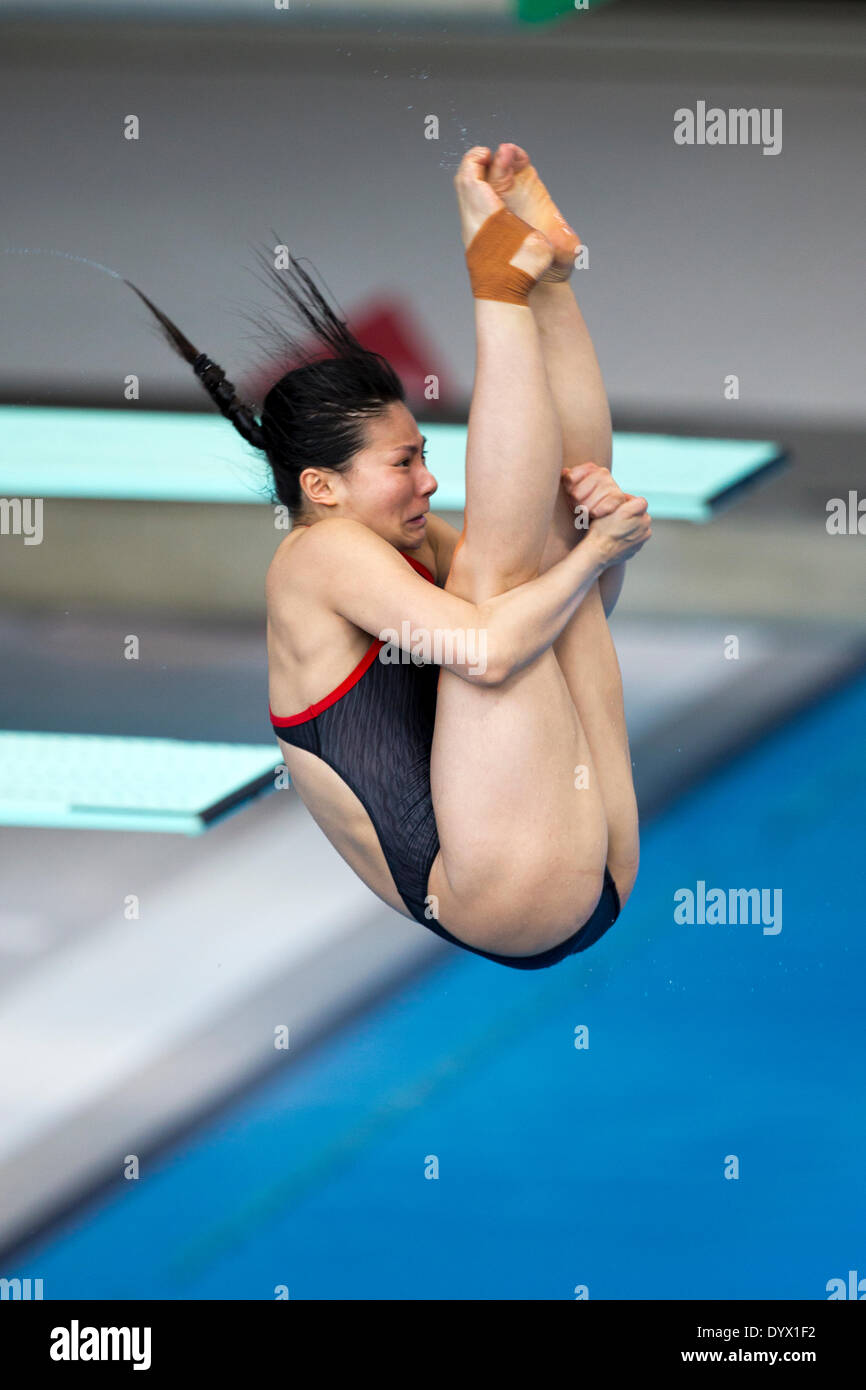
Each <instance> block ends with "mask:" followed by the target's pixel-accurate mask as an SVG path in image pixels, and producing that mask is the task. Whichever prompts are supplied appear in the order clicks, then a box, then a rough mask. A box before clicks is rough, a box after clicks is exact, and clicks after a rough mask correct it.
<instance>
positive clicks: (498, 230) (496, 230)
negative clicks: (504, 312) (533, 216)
mask: <svg viewBox="0 0 866 1390" xmlns="http://www.w3.org/2000/svg"><path fill="white" fill-rule="evenodd" d="M532 230H533V229H532V227H530V225H529V223H528V222H524V221H523V218H522V217H518V216H517V214H516V213H513V212H511V211H510V210H509V209H508V208H504V207H503V208H500V209H499V210H498V212H493V213H491V214H490V216H489V217H488V218H487V220H486V222H482V224H481V226H480V227H479V228H478V231H477V232H476V233H475V235H474V237H473V238H472V240H471V241H470V243H469V245H468V246H467V248H466V268H467V270H468V271H469V283H470V285H471V286H472V294H473V297H474V298H475V299H495V300H497V301H498V302H499V303H501V304H526V301H527V297H528V295H529V291H530V290H531V289H532V288H533V287H534V285H535V284H536V281H535V280H533V278H532V276H531V275H530V274H528V272H527V271H525V270H520V269H518V267H517V266H516V265H509V264H508V262H509V260H510V259H511V257H512V256H513V255H514V253H515V251H516V250H517V248H518V246H520V245H521V243H522V242H524V241H525V240H526V238H527V236H528V235H529V233H530V232H531V231H532Z"/></svg>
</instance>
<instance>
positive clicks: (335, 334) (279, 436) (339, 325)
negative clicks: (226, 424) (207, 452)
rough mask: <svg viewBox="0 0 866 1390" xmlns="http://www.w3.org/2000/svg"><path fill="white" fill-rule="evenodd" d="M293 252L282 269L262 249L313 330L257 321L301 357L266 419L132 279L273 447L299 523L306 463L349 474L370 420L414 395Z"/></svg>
mask: <svg viewBox="0 0 866 1390" xmlns="http://www.w3.org/2000/svg"><path fill="white" fill-rule="evenodd" d="M277 249H278V250H281V251H284V250H285V248H283V247H278V248H277ZM285 254H286V256H287V259H288V265H287V268H286V269H285V270H282V269H277V267H276V265H275V264H274V262H273V260H272V259H271V258H269V257H268V256H267V255H266V254H265V253H264V252H262V251H259V252H257V255H258V258H259V261H260V263H261V264H262V266H263V267H264V269H265V271H266V274H267V282H268V284H269V285H270V286H271V287H274V286H275V287H276V289H277V292H278V295H279V299H280V303H281V306H282V307H287V308H288V309H289V311H290V313H291V314H292V315H293V316H294V317H295V318H297V319H300V320H301V321H302V322H303V323H304V324H305V325H306V328H307V330H308V334H307V340H306V341H301V340H299V339H298V338H297V337H296V336H295V335H293V334H291V333H289V332H287V331H286V330H285V329H284V328H283V327H282V325H280V324H279V323H278V322H277V321H275V320H274V319H273V318H271V317H270V316H269V315H268V314H266V313H264V312H262V313H260V314H258V315H256V316H250V317H251V318H252V321H253V322H254V323H256V324H257V325H259V326H261V323H262V322H264V323H265V324H266V325H267V326H268V328H269V329H270V335H271V338H272V340H273V342H274V344H276V345H278V348H279V352H280V360H281V361H286V360H291V361H293V362H297V363H298V365H296V366H293V367H292V369H291V370H290V371H288V372H286V373H284V375H283V376H281V377H280V378H279V380H278V381H276V382H275V383H274V385H273V386H271V387H270V389H269V390H268V392H267V394H266V395H265V398H264V402H263V404H262V407H261V411H260V415H261V418H260V419H257V418H256V415H257V413H258V408H257V407H256V406H255V405H254V404H251V403H249V402H246V401H243V400H241V399H240V398H239V396H238V395H237V392H236V390H235V387H234V385H233V384H232V382H230V381H228V380H227V379H226V374H225V372H224V371H223V369H222V367H220V366H218V365H217V363H216V362H213V361H212V360H211V359H210V358H209V357H208V356H206V354H205V353H203V352H199V350H198V348H195V347H193V345H192V343H191V342H190V341H189V339H188V338H186V337H185V336H184V334H183V333H181V331H180V329H179V328H178V327H177V326H176V325H175V324H173V323H172V322H171V320H170V319H169V318H167V317H166V315H165V314H163V313H162V312H161V310H159V309H158V308H157V307H156V305H155V304H153V303H152V302H151V301H150V300H149V299H148V298H147V296H146V295H144V294H142V292H141V290H140V289H138V287H137V286H136V285H133V284H132V282H131V281H130V280H125V281H124V283H125V284H127V285H128V286H129V288H130V289H131V290H134V291H135V293H136V294H137V295H138V297H139V298H140V299H142V300H143V301H144V303H145V304H146V305H147V307H148V309H150V311H151V313H152V314H154V315H155V316H156V318H157V320H158V322H159V323H160V325H161V326H162V329H163V331H164V334H165V336H166V338H167V340H168V342H169V344H170V346H171V347H173V348H174V349H175V351H176V352H178V353H180V355H181V357H183V358H184V359H185V361H187V362H189V363H190V365H191V366H192V369H193V371H194V372H195V374H196V376H198V377H199V378H200V380H201V382H202V384H203V385H204V387H205V390H206V391H207V392H208V394H209V396H210V397H211V399H212V400H213V402H214V404H215V405H216V406H217V408H218V409H219V410H220V411H221V412H222V414H223V415H224V416H225V417H226V419H228V420H230V421H231V423H232V424H233V425H234V427H235V429H236V430H237V431H238V433H239V434H240V435H242V436H243V438H244V439H245V440H246V441H247V443H248V444H251V445H252V446H253V448H255V449H260V450H262V451H263V452H264V454H265V456H266V458H267V462H268V464H269V465H270V469H271V473H272V478H273V494H274V495H273V497H272V498H271V500H272V502H279V503H281V504H282V505H283V506H285V507H286V508H287V509H288V512H289V516H290V518H291V520H292V522H293V524H294V523H297V522H299V521H301V520H303V519H304V517H305V516H306V515H307V512H306V511H305V495H304V491H303V489H302V487H301V484H300V476H301V474H302V473H303V471H304V469H305V468H327V469H331V470H332V471H333V472H335V473H347V472H348V471H349V469H350V468H351V459H352V456H353V455H354V454H356V453H358V452H359V451H360V450H361V449H363V448H365V447H366V443H367V439H366V432H365V428H364V425H365V421H366V420H367V419H369V418H371V417H378V416H381V415H382V414H384V413H385V411H386V410H387V408H388V406H389V405H391V404H393V403H394V402H398V401H399V402H403V403H405V400H406V392H405V389H404V387H403V383H402V382H401V380H400V378H399V376H398V375H397V373H396V372H395V371H394V369H393V367H392V366H391V364H390V363H389V362H388V361H387V360H386V359H385V358H384V357H382V355H381V354H380V353H377V352H372V351H370V350H369V349H367V348H365V347H363V346H362V345H361V343H360V342H359V341H358V339H357V338H356V337H355V336H354V334H353V333H352V332H351V330H350V329H349V327H348V324H347V323H346V322H345V320H343V319H340V318H338V317H337V315H336V314H335V313H334V311H333V309H332V308H331V307H330V305H329V304H328V302H327V300H326V299H325V297H324V295H323V294H322V293H321V292H320V291H319V289H318V288H317V287H316V285H315V284H314V283H313V280H312V279H311V277H310V276H309V275H308V274H307V272H306V271H305V270H304V269H303V268H302V266H301V265H300V264H299V263H298V261H297V260H296V259H295V258H294V257H293V256H291V255H290V254H288V253H285ZM310 334H312V340H310ZM323 354H324V355H323Z"/></svg>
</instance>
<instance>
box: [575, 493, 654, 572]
mask: <svg viewBox="0 0 866 1390" xmlns="http://www.w3.org/2000/svg"><path fill="white" fill-rule="evenodd" d="M648 506H649V504H648V502H647V500H646V498H645V497H632V496H629V497H628V498H627V500H626V501H625V502H622V503H620V505H619V506H618V507H617V509H616V511H613V512H611V513H610V514H609V515H608V516H600V517H596V518H595V520H593V521H591V522H590V526H589V530H588V531H587V534H586V539H587V540H592V541H594V543H595V545H596V546H597V547H598V549H599V554H600V556H601V561H602V569H609V568H610V566H611V565H619V564H621V563H622V562H623V561H624V560H630V559H631V557H632V556H633V555H636V554H637V552H638V551H639V550H640V548H641V546H642V545H645V544H646V542H647V541H648V540H649V539H650V537H651V535H652V517H651V516H650V514H649V511H648Z"/></svg>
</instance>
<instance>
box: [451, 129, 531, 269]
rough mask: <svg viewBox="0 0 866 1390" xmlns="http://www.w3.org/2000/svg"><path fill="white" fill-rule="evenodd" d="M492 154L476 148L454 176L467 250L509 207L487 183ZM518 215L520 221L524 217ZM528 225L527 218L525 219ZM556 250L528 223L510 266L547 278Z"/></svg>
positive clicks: (483, 147)
mask: <svg viewBox="0 0 866 1390" xmlns="http://www.w3.org/2000/svg"><path fill="white" fill-rule="evenodd" d="M490 159H491V153H490V150H489V149H488V148H487V147H486V145H475V146H473V148H472V149H471V150H468V151H467V152H466V154H465V155H464V156H463V158H462V160H461V161H460V168H459V169H458V170H457V173H456V174H455V175H454V187H455V189H456V191H457V202H458V206H459V208H460V228H461V232H462V235H463V245H464V247H467V246H469V244H470V242H471V241H472V240H473V239H474V237H475V235H476V233H477V232H478V230H479V228H480V227H481V226H482V224H483V223H484V222H486V221H487V219H488V217H492V216H493V214H494V213H495V212H499V211H500V209H501V208H503V207H505V206H506V204H505V202H504V201H503V199H502V198H501V197H500V196H499V194H498V193H497V192H496V190H495V189H494V187H493V185H492V184H491V183H490V182H489V181H488V178H487V169H488V165H489V164H490ZM510 211H512V212H515V213H516V215H517V216H518V217H521V218H523V214H522V213H519V212H517V210H516V209H515V208H511V209H510ZM523 220H524V221H527V222H528V221H529V219H528V218H523ZM554 256H555V248H554V247H553V245H552V243H551V242H550V241H549V240H548V238H547V236H546V235H545V233H544V232H543V230H542V229H541V228H535V229H534V224H533V223H529V225H528V227H527V235H526V239H525V241H523V242H522V243H521V245H520V246H519V247H518V249H517V250H516V251H515V253H514V255H513V256H512V257H511V260H510V261H509V265H513V266H516V267H517V269H518V270H525V271H526V273H527V275H531V276H532V278H533V279H534V280H543V279H546V278H547V274H546V273H547V271H548V269H549V268H551V267H552V266H553V262H554Z"/></svg>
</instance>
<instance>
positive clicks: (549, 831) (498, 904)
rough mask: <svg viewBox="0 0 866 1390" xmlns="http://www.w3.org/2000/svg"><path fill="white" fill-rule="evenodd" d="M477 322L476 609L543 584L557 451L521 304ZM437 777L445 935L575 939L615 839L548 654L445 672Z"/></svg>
mask: <svg viewBox="0 0 866 1390" xmlns="http://www.w3.org/2000/svg"><path fill="white" fill-rule="evenodd" d="M483 165H484V160H483V152H480V153H479V152H475V151H470V154H469V155H468V156H467V157H466V159H465V160H464V162H463V165H461V171H462V173H463V180H462V184H461V178H460V175H458V179H457V180H455V183H456V185H457V191H458V198H459V199H460V203H461V213H462V215H463V219H464V242H465V243H466V244H467V245H470V246H471V239H472V233H473V227H472V222H471V218H469V213H471V214H472V215H474V216H475V217H476V219H477V218H478V217H479V216H480V214H481V212H483V211H484V210H485V209H487V208H489V207H490V204H489V203H487V204H484V203H483V202H482V201H481V195H479V194H478V190H477V189H476V188H475V184H476V182H477V180H478V178H479V169H480V168H481V169H483ZM489 191H490V190H489V189H488V192H489ZM467 210H468V211H467ZM479 210H480V211H479ZM488 215H489V212H488ZM467 220H468V225H467ZM512 263H514V262H512ZM546 263H548V264H549V255H548V257H547V261H546ZM474 312H475V328H476V335H477V358H476V376H475V385H474V391H473V398H472V409H471V413H470V419H469V436H468V441H467V460H466V474H467V478H466V524H465V527H464V533H463V544H462V545H461V546H460V547H459V549H458V550H457V551H456V553H455V555H454V558H453V562H452V566H451V571H450V573H449V576H448V580H447V583H446V588H447V589H448V590H449V591H450V592H454V593H459V594H460V595H461V596H463V597H467V598H472V599H473V600H475V601H482V600H483V599H485V598H488V597H490V596H492V595H494V594H497V593H502V592H504V591H505V590H507V589H509V588H513V587H515V586H516V585H518V584H520V583H523V582H525V581H526V580H527V579H530V578H532V577H533V576H534V575H535V574H536V573H537V572H538V568H539V564H540V561H541V558H542V553H543V550H544V547H545V544H546V537H547V534H548V530H549V527H550V522H551V514H552V508H553V502H554V498H555V496H556V492H557V490H558V488H559V476H560V467H561V440H560V428H559V423H558V420H557V416H556V411H555V406H554V402H553V399H552V397H551V394H550V388H549V386H548V381H547V376H546V372H545V370H544V363H543V358H542V353H541V344H540V340H539V334H538V329H537V327H536V324H535V321H534V317H533V313H532V310H531V308H530V307H529V305H528V303H523V304H519V303H513V302H512V303H507V302H497V301H496V300H490V299H483V298H476V299H475V303H474ZM577 766H586V767H588V768H589V769H590V781H591V785H590V787H589V788H587V789H580V790H578V789H576V787H575V773H574V769H575V767H577ZM430 773H431V790H432V796H433V805H434V810H435V814H436V824H437V828H438V832H439V841H440V852H439V855H438V856H437V859H436V861H435V862H434V865H433V869H432V871H431V875H430V884H429V891H430V893H431V894H432V895H433V896H434V900H435V904H437V905H438V907H439V910H438V911H436V915H437V916H438V917H439V920H440V921H441V922H442V925H443V926H445V927H446V928H447V929H448V930H449V931H450V932H452V934H453V935H455V936H457V937H459V938H460V939H461V940H463V941H465V942H467V944H469V945H472V946H477V947H479V948H481V949H483V950H489V951H494V952H497V953H499V954H505V955H508V954H512V955H531V954H534V953H536V952H540V951H543V950H546V949H548V948H549V947H551V946H554V945H557V944H558V943H559V942H560V941H562V940H564V939H565V938H566V937H568V936H570V935H572V934H573V933H574V932H575V931H576V930H577V929H578V928H579V927H580V926H581V925H582V924H583V923H584V922H585V921H586V920H587V918H588V917H589V916H590V915H591V913H592V911H593V910H594V908H595V905H596V903H597V901H598V898H599V894H600V892H601V888H602V875H603V870H604V864H605V860H606V855H607V831H606V821H605V816H604V806H603V802H602V798H601V791H600V786H599V783H598V778H597V775H596V772H595V769H594V767H593V765H592V755H591V752H590V749H589V744H588V742H587V738H586V734H585V732H584V730H583V728H582V726H581V722H580V718H579V715H578V713H577V710H576V708H575V705H574V701H573V699H572V697H571V694H570V691H569V689H568V685H567V683H566V680H565V677H564V675H563V672H562V669H561V667H560V664H559V662H558V660H557V658H556V655H555V653H554V651H553V648H548V649H547V650H546V651H545V652H543V653H542V654H541V655H540V656H539V657H537V658H536V660H535V661H533V662H531V663H529V665H527V666H526V667H524V668H523V669H522V670H521V671H519V672H517V673H516V674H515V675H513V676H511V677H509V678H508V679H507V680H506V681H504V682H502V683H501V684H499V685H496V686H492V687H486V688H485V687H481V686H478V685H473V684H470V683H469V682H467V681H465V680H463V679H461V678H460V677H459V676H457V675H455V674H454V673H453V672H452V671H449V670H447V669H446V668H443V670H442V671H441V673H440V677H439V694H438V701H437V711H436V725H435V732H434V737H433V748H432V754H431V762H430ZM434 910H435V905H434Z"/></svg>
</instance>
